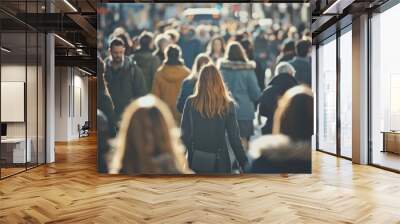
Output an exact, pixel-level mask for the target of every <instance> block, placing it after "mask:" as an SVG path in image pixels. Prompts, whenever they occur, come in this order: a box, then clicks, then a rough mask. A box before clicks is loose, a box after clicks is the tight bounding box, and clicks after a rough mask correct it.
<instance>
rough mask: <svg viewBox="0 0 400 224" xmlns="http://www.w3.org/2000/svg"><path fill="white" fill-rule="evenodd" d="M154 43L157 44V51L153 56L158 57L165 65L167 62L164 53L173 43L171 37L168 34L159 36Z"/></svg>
mask: <svg viewBox="0 0 400 224" xmlns="http://www.w3.org/2000/svg"><path fill="white" fill-rule="evenodd" d="M154 42H155V44H156V50H155V51H154V53H153V55H154V56H157V57H158V59H159V61H160V63H163V62H164V60H165V54H164V51H165V49H166V48H167V46H168V45H169V44H170V43H171V41H170V37H169V36H168V35H167V34H158V35H157V36H156V38H155V40H154Z"/></svg>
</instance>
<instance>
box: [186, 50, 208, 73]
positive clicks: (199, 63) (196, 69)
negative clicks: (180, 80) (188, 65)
mask: <svg viewBox="0 0 400 224" xmlns="http://www.w3.org/2000/svg"><path fill="white" fill-rule="evenodd" d="M210 62H211V58H210V57H208V55H207V54H205V53H201V54H199V55H197V57H196V59H195V60H194V63H193V67H192V73H191V75H190V77H191V78H194V79H198V78H199V74H200V69H201V68H202V67H203V66H204V65H206V64H208V63H210Z"/></svg>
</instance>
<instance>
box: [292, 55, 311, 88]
mask: <svg viewBox="0 0 400 224" xmlns="http://www.w3.org/2000/svg"><path fill="white" fill-rule="evenodd" d="M289 63H290V64H291V65H292V66H293V67H294V69H295V70H296V74H295V76H294V77H295V78H296V80H297V81H298V82H299V84H300V83H301V84H306V85H308V86H310V87H311V62H310V58H308V57H297V56H296V57H294V58H293V59H292V60H290V61H289Z"/></svg>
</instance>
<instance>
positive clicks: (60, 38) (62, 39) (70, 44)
mask: <svg viewBox="0 0 400 224" xmlns="http://www.w3.org/2000/svg"><path fill="white" fill-rule="evenodd" d="M54 36H55V37H57V38H58V39H59V40H61V41H62V42H64V43H66V44H67V45H69V46H70V47H73V48H75V45H73V44H72V43H71V42H69V41H68V40H66V39H64V38H62V37H60V36H59V35H57V34H54Z"/></svg>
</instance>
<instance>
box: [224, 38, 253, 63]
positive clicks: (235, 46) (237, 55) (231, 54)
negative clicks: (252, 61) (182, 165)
mask: <svg viewBox="0 0 400 224" xmlns="http://www.w3.org/2000/svg"><path fill="white" fill-rule="evenodd" d="M227 49H228V50H227V51H226V52H225V58H226V59H227V60H229V61H243V62H247V61H249V59H248V58H247V55H246V52H245V51H244V49H243V46H242V45H241V44H240V43H239V42H237V41H232V42H230V43H229V44H228V47H227Z"/></svg>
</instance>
